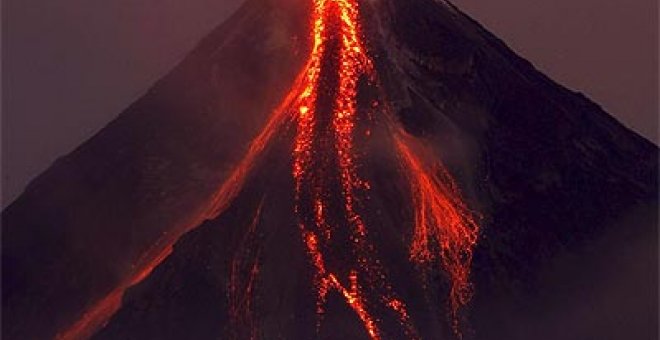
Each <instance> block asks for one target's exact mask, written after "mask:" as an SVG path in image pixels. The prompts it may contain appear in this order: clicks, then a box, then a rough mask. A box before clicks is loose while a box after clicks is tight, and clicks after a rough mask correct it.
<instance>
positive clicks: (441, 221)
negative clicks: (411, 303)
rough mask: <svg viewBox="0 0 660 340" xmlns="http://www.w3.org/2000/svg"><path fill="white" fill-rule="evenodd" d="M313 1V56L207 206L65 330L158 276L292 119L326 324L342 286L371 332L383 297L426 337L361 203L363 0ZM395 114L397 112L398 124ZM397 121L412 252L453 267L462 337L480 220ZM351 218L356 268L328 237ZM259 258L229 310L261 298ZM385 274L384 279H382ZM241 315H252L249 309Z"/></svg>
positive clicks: (367, 66) (454, 315)
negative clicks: (327, 77)
mask: <svg viewBox="0 0 660 340" xmlns="http://www.w3.org/2000/svg"><path fill="white" fill-rule="evenodd" d="M310 1H313V4H314V5H313V9H312V18H311V32H310V36H311V39H310V40H311V43H312V46H311V51H310V55H309V57H308V60H307V62H306V64H305V66H304V67H303V69H302V71H301V72H300V74H299V76H298V77H297V78H296V80H295V82H294V85H293V86H292V88H291V90H290V92H289V93H288V95H287V96H286V98H285V99H284V100H283V101H282V103H281V105H280V106H279V107H278V108H277V109H276V110H275V111H274V112H273V114H272V115H271V117H270V119H269V120H268V121H267V123H266V125H265V126H264V128H263V130H262V131H261V133H260V134H259V135H257V137H256V138H255V139H254V140H253V141H252V142H251V144H250V146H249V148H248V151H247V153H246V155H245V156H244V158H243V159H242V160H241V161H240V162H239V164H238V165H237V166H236V168H235V169H234V170H233V171H232V173H231V174H230V175H229V176H228V178H227V180H226V181H225V182H224V183H223V184H222V186H221V187H220V188H219V190H218V191H217V193H216V194H215V195H214V196H213V198H212V199H211V200H210V202H209V204H208V206H207V207H205V208H204V210H203V212H202V213H200V214H198V215H196V217H195V218H193V219H192V220H190V221H188V222H187V223H185V224H184V225H185V226H186V227H184V228H180V230H178V231H177V232H172V233H170V234H168V235H165V236H163V238H162V239H161V240H159V241H158V242H157V243H156V245H155V246H153V247H152V248H151V249H150V250H149V251H147V252H146V253H145V254H144V255H143V256H142V258H141V259H140V261H138V263H137V264H136V265H135V270H134V271H133V272H132V273H131V274H130V275H129V277H128V278H127V279H126V280H124V281H123V282H121V284H120V285H119V286H118V287H117V288H116V289H115V290H113V291H111V292H110V293H109V294H108V295H107V296H105V297H104V298H102V299H100V300H99V301H97V302H96V303H95V304H93V305H92V306H91V307H90V308H88V309H87V311H86V312H85V313H84V314H83V315H82V316H81V317H80V318H79V320H77V321H76V322H74V323H73V324H72V325H71V326H70V327H69V328H67V329H65V330H63V331H62V332H60V333H59V334H58V335H57V336H56V338H57V339H63V340H67V339H85V338H88V337H90V336H92V335H93V334H94V333H95V332H96V331H98V329H100V328H102V327H103V326H104V325H105V324H106V323H107V322H108V320H109V319H110V318H111V317H112V315H114V313H115V312H116V311H117V310H118V309H119V308H120V306H121V299H122V297H123V294H124V291H125V290H126V289H128V288H130V287H131V286H134V285H136V284H138V283H139V282H141V281H142V280H143V279H144V278H146V277H147V276H149V274H150V273H151V271H152V270H153V269H154V268H155V267H156V266H158V265H159V264H160V263H161V262H162V261H163V260H164V259H166V258H167V257H168V256H169V255H170V253H171V251H172V247H173V244H174V243H175V242H176V241H177V239H178V238H179V237H180V236H181V235H182V234H183V233H185V232H187V231H189V230H191V229H193V228H195V227H196V226H197V225H199V224H201V223H202V222H203V221H204V220H207V219H212V218H214V217H216V216H218V215H219V214H221V213H222V212H223V211H224V210H225V209H226V208H227V207H228V205H229V204H230V203H231V202H232V201H233V199H234V198H235V197H236V196H237V195H238V193H239V192H240V190H241V188H242V187H243V184H244V182H245V181H246V178H247V176H248V174H249V173H250V171H251V170H252V169H253V168H254V167H255V164H256V162H257V160H258V159H259V157H260V155H261V154H262V153H263V151H264V150H265V149H266V147H267V146H268V144H269V142H270V141H272V140H273V138H274V136H276V135H277V134H278V132H279V131H281V128H282V127H283V126H285V125H287V124H289V123H293V125H294V126H295V137H294V141H293V148H292V157H293V164H292V169H291V174H292V176H293V178H294V183H295V194H294V199H295V214H296V215H297V217H298V228H299V230H300V232H301V239H302V244H303V245H304V247H305V249H306V252H307V254H308V256H309V261H310V264H311V265H312V266H313V269H314V282H313V283H312V284H311V286H313V287H315V289H316V291H317V294H316V295H317V313H318V320H319V325H320V323H321V321H322V318H323V315H324V313H326V312H327V311H326V310H325V309H326V308H325V304H326V302H327V299H328V296H329V294H331V293H333V292H334V293H335V294H338V296H339V297H341V298H342V299H343V300H344V302H345V303H346V304H347V305H348V306H349V307H350V308H351V309H352V310H353V312H354V313H355V315H356V316H357V317H358V318H359V320H360V321H361V322H362V325H363V327H364V329H365V332H366V333H367V334H368V335H369V337H370V338H371V339H381V338H382V336H383V334H382V331H381V329H380V328H379V321H380V320H379V318H377V317H375V316H374V315H373V314H372V313H373V309H374V308H376V306H380V307H384V308H386V309H389V310H390V311H391V313H392V315H396V317H397V319H398V321H399V324H400V326H401V329H402V332H403V333H404V334H405V335H406V336H407V337H408V338H411V339H415V338H419V336H418V334H417V331H416V330H415V327H414V325H413V323H412V320H411V317H410V315H409V312H408V307H407V305H406V303H405V301H403V299H401V298H400V297H399V296H398V295H397V294H396V293H395V292H394V288H393V287H392V286H391V284H390V283H388V282H387V271H386V270H385V268H383V267H382V265H381V264H380V262H379V260H378V259H377V258H375V252H374V251H373V249H374V246H373V245H372V244H371V243H370V241H369V228H368V225H367V222H366V221H365V218H364V217H363V216H362V213H361V212H362V211H363V210H364V207H363V206H362V205H363V204H362V203H360V202H363V201H365V200H364V199H363V198H365V197H367V195H368V192H369V190H370V189H371V185H370V183H369V182H368V181H367V180H365V179H364V178H362V177H361V175H360V173H359V172H360V171H359V164H360V157H362V156H363V155H361V154H360V153H359V152H357V151H356V145H355V141H354V137H355V134H356V127H357V122H358V121H359V117H358V115H359V114H361V113H360V112H358V111H360V110H358V106H357V92H358V81H359V80H360V79H361V77H365V78H367V79H369V81H370V82H371V83H372V84H375V83H376V80H375V79H376V74H375V68H374V65H373V62H372V60H371V58H370V57H369V55H368V53H367V46H366V44H365V42H364V41H363V37H362V32H361V28H360V23H359V13H360V12H359V5H358V0H310ZM331 38H335V39H336V41H338V44H336V45H338V46H335V45H333V44H330V41H331ZM329 54H332V55H333V56H335V57H336V59H337V60H338V62H337V69H333V70H326V69H323V67H324V65H326V64H324V63H323V60H324V57H326V56H327V55H329ZM326 72H334V73H336V76H337V80H336V88H335V89H333V90H332V91H328V93H330V94H327V93H325V92H326V91H324V95H331V96H332V110H331V112H330V113H331V115H332V116H331V117H319V115H323V114H327V113H328V112H325V111H323V112H317V107H318V100H319V97H320V96H321V94H320V93H319V91H320V90H321V84H320V83H321V81H320V80H321V78H322V75H323V74H326ZM321 119H326V120H328V121H329V124H328V125H327V127H325V128H326V129H327V130H324V131H320V130H321V127H322V126H323V125H322V124H320V123H319V121H320V120H321ZM395 121H396V120H394V119H390V120H388V122H390V123H389V124H394V123H392V122H395ZM391 130H392V131H396V133H395V134H394V138H393V141H394V144H395V145H394V146H393V149H394V150H395V152H396V154H397V156H398V159H399V164H397V166H398V167H399V168H400V169H401V172H402V173H403V174H404V178H405V179H406V180H407V181H408V184H409V192H407V193H403V194H404V195H410V201H411V206H412V208H413V212H414V218H415V220H414V221H413V222H412V226H411V227H412V228H413V231H412V235H413V238H412V241H411V244H410V254H409V260H410V261H411V262H413V263H415V264H417V265H418V266H419V267H422V268H430V266H431V265H432V264H437V265H438V266H439V268H440V269H441V270H443V271H444V272H445V273H446V274H447V276H448V278H449V280H450V282H451V287H450V291H449V296H448V301H449V302H448V310H449V316H450V319H451V324H452V327H453V329H454V331H455V333H456V335H457V336H458V337H461V332H460V329H459V328H460V327H459V326H460V325H459V315H458V312H459V310H460V308H461V307H462V306H464V305H466V304H467V303H468V302H469V300H470V296H471V287H470V282H469V276H470V267H471V262H472V251H473V248H474V246H475V245H476V243H477V235H478V226H477V224H476V222H475V219H474V218H473V216H472V213H471V212H470V210H469V209H468V208H467V207H466V205H465V204H464V203H463V202H462V199H461V194H460V191H459V190H458V188H457V186H456V184H455V183H454V181H453V180H452V178H451V175H450V174H449V173H448V172H447V171H446V170H445V169H444V167H443V166H442V164H440V163H438V162H436V163H433V162H428V161H427V160H428V159H430V158H432V157H428V156H426V157H422V156H425V154H424V153H423V151H424V148H423V144H422V142H421V141H418V140H417V139H415V138H414V137H412V136H409V135H406V134H405V133H404V132H402V129H401V128H400V127H398V126H396V127H393V128H392V129H391ZM320 136H324V137H328V138H330V140H331V141H332V147H331V148H323V149H322V150H321V149H320V148H319V145H318V143H316V141H317V139H318V138H320ZM328 149H330V150H328ZM319 155H322V156H323V155H324V156H323V157H325V159H326V162H333V163H334V164H333V166H334V167H333V169H334V170H333V171H336V177H337V181H338V183H340V188H339V189H336V188H332V189H331V188H329V187H328V186H329V185H330V184H329V182H330V180H328V179H327V178H326V176H328V172H327V170H325V169H322V167H321V166H318V164H317V162H314V157H319ZM328 160H329V161H328ZM332 190H339V192H340V195H341V202H342V204H343V205H342V207H341V210H342V216H344V219H345V220H344V221H341V223H337V221H332V222H330V219H329V217H328V211H330V210H331V208H332V207H331V205H332V203H331V199H330V197H329V196H330V195H329V194H328V193H329V192H331V191H332ZM335 209H336V207H335ZM259 211H260V209H259ZM305 212H313V214H312V215H313V217H312V218H307V217H306V215H305ZM258 219H259V212H257V216H256V217H255V220H254V223H253V224H255V225H253V226H251V227H250V228H252V229H254V228H255V227H256V223H258ZM330 224H335V225H330ZM342 226H345V227H348V228H350V231H349V233H350V235H351V236H350V239H351V248H352V251H353V253H354V254H355V255H357V260H356V263H355V268H352V269H350V270H348V272H343V273H340V272H336V271H333V270H331V269H330V267H329V266H328V264H327V263H326V258H327V254H326V253H325V252H326V251H327V250H328V248H329V247H331V243H330V242H329V239H330V238H331V237H332V236H333V230H335V228H338V227H342ZM241 266H243V264H240V263H234V264H233V266H232V268H233V269H232V273H231V277H232V278H231V281H232V282H234V281H236V280H238V278H239V276H236V275H237V274H236V273H234V272H235V270H236V268H239V267H241ZM234 267H235V268H234ZM250 268H251V270H250V273H249V275H248V278H247V281H246V282H247V283H246V284H243V285H246V288H245V289H247V290H249V291H247V292H245V293H244V294H242V295H241V296H240V297H236V296H234V299H233V300H232V301H233V302H232V306H233V307H232V308H231V309H232V310H231V311H230V314H231V315H234V317H238V316H239V314H241V315H242V314H244V311H245V310H247V313H249V309H250V308H253V307H252V306H251V305H250V302H249V301H246V300H245V298H247V299H249V296H250V295H251V294H252V291H253V290H254V282H255V276H256V275H258V272H259V268H258V263H257V262H256V261H255V263H254V264H253V265H251V267H250ZM377 281H378V282H380V283H378V284H377V285H376V284H375V282H377ZM237 282H238V281H237ZM230 290H232V292H230V294H239V292H233V290H236V286H234V288H232V286H230ZM365 292H369V293H370V294H365ZM374 294H375V295H377V296H378V297H379V298H378V299H371V300H377V301H370V299H369V296H370V295H374ZM379 310H382V308H381V309H379ZM241 317H242V318H244V319H246V320H249V319H250V317H249V315H243V316H241Z"/></svg>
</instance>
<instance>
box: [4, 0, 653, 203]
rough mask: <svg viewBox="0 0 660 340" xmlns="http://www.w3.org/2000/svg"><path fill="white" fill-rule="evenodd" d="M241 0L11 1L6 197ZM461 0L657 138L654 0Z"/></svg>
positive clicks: (547, 67)
mask: <svg viewBox="0 0 660 340" xmlns="http://www.w3.org/2000/svg"><path fill="white" fill-rule="evenodd" d="M401 1H406V0H401ZM241 2H242V0H112V1H102V0H4V1H3V3H2V5H3V8H2V15H3V18H2V19H3V20H2V25H3V26H2V62H3V64H2V68H3V69H2V77H3V84H2V85H3V93H2V100H3V107H2V108H3V111H2V161H3V163H2V198H3V200H2V206H6V205H7V204H8V203H9V202H10V201H11V200H13V199H14V198H15V197H16V196H17V195H18V194H20V192H22V191H23V189H24V187H25V185H26V184H27V183H28V182H29V181H30V180H31V179H33V178H34V177H35V176H36V175H38V174H39V173H41V172H42V171H43V170H45V169H46V168H47V167H48V166H49V165H50V164H51V163H52V162H53V161H54V160H55V159H56V158H57V157H59V156H62V155H64V154H66V153H68V152H70V151H71V150H72V149H73V148H75V147H76V146H78V145H79V144H81V143H82V142H83V141H84V140H86V139H87V138H89V137H91V136H92V135H93V134H94V133H95V132H97V131H98V130H99V129H100V128H102V127H103V126H104V125H105V124H107V123H108V122H109V121H110V120H111V119H113V118H114V117H116V116H117V115H118V114H119V112H121V111H122V110H123V109H124V108H125V107H126V106H127V105H129V104H130V103H131V102H133V101H134V100H136V99H137V98H138V97H139V96H140V95H141V94H142V93H144V92H145V91H146V90H147V89H148V88H149V87H150V85H151V84H152V83H153V82H154V81H155V80H156V79H158V78H159V77H160V76H162V75H164V74H165V73H166V72H167V71H168V70H169V69H170V68H171V67H172V66H174V64H175V63H176V62H178V61H179V60H181V59H182V58H183V56H184V55H185V54H186V53H187V52H188V51H189V50H190V49H191V48H192V47H193V46H194V44H195V43H196V41H198V40H199V39H200V38H201V37H202V36H204V34H205V33H207V32H209V31H210V30H211V29H212V28H213V27H214V26H216V25H217V24H219V23H220V22H222V21H223V20H224V19H226V18H227V16H228V15H230V14H231V12H232V11H233V10H234V9H235V8H236V7H237V6H238V5H239V4H240V3H241ZM454 3H455V4H456V5H458V6H459V7H460V8H461V9H463V10H464V11H466V12H467V13H468V14H471V15H472V16H473V17H474V18H476V19H477V20H478V21H480V22H481V23H482V24H484V25H485V26H486V27H487V28H489V29H490V30H491V31H493V32H494V33H495V34H497V35H499V36H500V37H501V38H503V39H504V40H505V41H506V42H507V43H508V44H509V45H510V46H511V47H513V48H514V50H516V51H517V52H519V53H520V54H522V55H523V56H524V57H525V58H527V59H529V60H530V61H532V62H533V63H534V64H535V65H536V66H537V67H539V68H540V69H541V70H543V71H544V72H545V73H546V74H548V75H549V76H551V77H552V78H554V79H555V80H557V81H558V82H560V83H562V84H564V85H566V86H568V87H570V88H572V89H575V90H579V91H581V92H585V93H586V94H587V95H588V96H590V97H591V98H592V99H594V100H595V101H597V102H599V103H600V104H601V105H603V106H604V107H605V109H606V110H607V111H609V112H610V113H612V114H613V115H614V116H616V117H617V118H618V119H619V120H620V121H622V122H624V124H626V125H628V126H629V127H631V128H633V129H635V130H636V131H638V132H639V133H641V134H642V135H644V136H646V137H647V138H649V139H651V140H653V141H655V142H656V143H657V141H658V138H657V116H658V106H657V96H658V86H657V77H658V69H657V57H658V32H657V30H658V26H657V25H658V21H657V14H658V9H657V0H455V1H454Z"/></svg>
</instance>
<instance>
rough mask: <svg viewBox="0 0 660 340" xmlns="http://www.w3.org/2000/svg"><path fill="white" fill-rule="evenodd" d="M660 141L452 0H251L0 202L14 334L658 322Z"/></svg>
mask: <svg viewBox="0 0 660 340" xmlns="http://www.w3.org/2000/svg"><path fill="white" fill-rule="evenodd" d="M657 179H658V148H657V147H656V146H655V145H653V144H652V143H650V142H648V141H646V140H644V139H643V138H641V137H639V136H638V135H636V134H635V133H633V132H631V131H630V130H628V129H627V128H625V127H624V126H622V125H621V124H619V123H618V122H616V121H615V120H614V119H613V118H611V117H610V116H609V115H608V114H607V113H605V112H604V111H603V110H602V109H601V108H600V107H599V106H597V105H596V104H594V103H592V102H591V101H590V100H589V99H587V98H586V97H584V96H583V95H581V94H579V93H574V92H571V91H569V90H567V89H565V88H563V87H561V86H560V85H557V84H556V83H554V82H553V81H552V80H550V79H548V78H547V77H545V76H544V75H542V74H541V73H539V72H538V71H537V70H535V69H534V68H533V66H532V65H531V64H530V63H528V62H527V61H525V60H524V59H522V58H520V57H518V56H517V55H515V54H514V53H513V52H512V51H511V50H509V49H508V48H507V47H506V46H505V45H504V43H502V42H501V41H500V40H498V39H497V38H495V37H494V36H493V35H491V34H490V33H488V32H487V31H486V30H485V29H484V28H482V27H481V26H480V25H479V24H478V23H476V22H474V21H473V20H471V19H470V18H469V17H467V16H466V15H464V14H463V13H461V12H460V11H459V10H458V9H457V8H456V7H454V6H453V5H451V4H450V3H448V2H442V1H435V0H407V1H399V0H248V1H247V2H246V3H245V4H244V5H243V6H242V7H241V8H240V9H239V10H238V11H237V12H236V13H235V14H234V15H233V16H232V17H231V18H230V19H229V20H228V21H227V22H225V23H223V24H222V25H221V26H220V27H218V28H217V29H216V30H215V31H213V32H211V34H209V35H208V36H207V37H206V38H205V39H203V41H201V43H200V44H199V45H198V46H197V47H196V48H195V49H194V50H193V51H192V52H191V54H190V55H188V57H187V58H185V60H184V61H183V62H182V63H181V64H179V65H178V66H177V67H176V68H175V69H174V70H173V71H172V72H171V73H170V74H168V75H167V76H165V77H164V78H163V79H162V80H160V81H159V82H158V83H157V84H155V85H154V87H153V88H152V89H151V90H150V91H148V93H147V94H146V95H144V96H143V97H142V98H141V99H139V100H138V101H137V102H136V103H134V104H133V105H131V106H130V107H129V108H128V109H127V110H126V111H125V112H123V113H122V114H121V115H120V116H119V117H118V118H117V119H116V120H114V121H113V122H111V123H110V124H109V125H108V126H107V127H105V128H104V129H103V130H102V131H101V132H100V133H98V134H97V135H96V136H94V137H93V138H92V139H90V140H89V141H87V142H86V143H84V144H83V145H82V146H80V147H79V148H78V149H76V150H75V151H74V152H73V153H71V154H70V155H68V156H66V157H63V158H61V159H59V160H58V161H57V162H56V163H55V164H53V166H52V167H51V168H50V169H48V170H47V171H46V172H45V173H44V174H42V175H41V176H39V177H38V178H37V179H36V180H34V181H33V182H32V183H31V184H30V185H29V187H28V188H27V189H26V191H25V192H24V193H23V195H21V196H20V197H19V198H18V199H17V200H16V201H15V202H14V203H13V204H11V205H10V206H9V207H8V208H7V209H6V210H5V211H4V212H3V214H2V221H3V226H2V228H3V229H2V231H3V240H2V244H3V250H2V274H3V275H2V285H3V286H2V294H3V295H2V297H3V302H2V303H3V305H2V306H3V313H2V321H3V322H2V335H3V338H6V339H49V338H55V339H88V338H94V339H218V338H221V339H225V338H228V339H316V338H318V339H461V338H463V339H591V338H599V339H632V338H634V339H656V338H657V333H656V332H657V329H658V324H657V319H658V314H657V313H658V312H657V301H658V296H657V277H658V272H657V224H658V218H657V205H658V199H657V197H658V180H657Z"/></svg>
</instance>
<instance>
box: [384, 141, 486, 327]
mask: <svg viewBox="0 0 660 340" xmlns="http://www.w3.org/2000/svg"><path fill="white" fill-rule="evenodd" d="M412 142H413V141H412V140H411V139H406V138H405V137H402V136H401V135H397V136H396V138H395V143H396V146H397V149H398V152H399V156H400V159H401V163H402V166H403V168H404V170H405V171H406V175H407V177H408V178H409V181H410V190H411V196H412V199H413V207H414V209H415V228H414V236H413V241H412V245H411V247H410V257H411V259H412V260H413V261H415V262H417V263H419V264H422V265H428V264H429V263H431V262H432V261H433V260H434V259H435V258H436V256H437V255H436V253H439V257H440V263H441V265H442V267H443V269H444V270H445V271H446V272H447V273H449V275H450V279H451V289H450V294H449V303H450V313H451V317H452V322H453V326H454V331H455V332H456V333H457V334H458V335H459V336H460V332H459V329H458V325H459V323H458V310H459V308H460V307H462V306H464V305H465V304H467V302H468V301H469V300H470V296H471V294H472V291H471V288H470V282H469V276H470V266H471V264H472V250H473V248H474V246H475V245H476V243H477V236H478V227H477V224H476V222H475V220H474V218H473V215H472V213H471V212H470V211H469V210H468V209H467V207H466V206H465V205H464V204H463V202H462V201H461V200H460V197H461V196H460V193H459V191H458V189H457V187H456V185H455V183H454V181H453V180H452V178H451V176H450V175H449V173H448V172H447V171H446V170H445V169H444V167H443V166H442V164H440V163H436V164H427V163H425V162H424V161H423V160H422V159H421V158H419V157H418V156H417V155H416V154H415V153H414V152H413V149H412V148H411V147H410V145H409V144H411V143H412Z"/></svg>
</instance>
